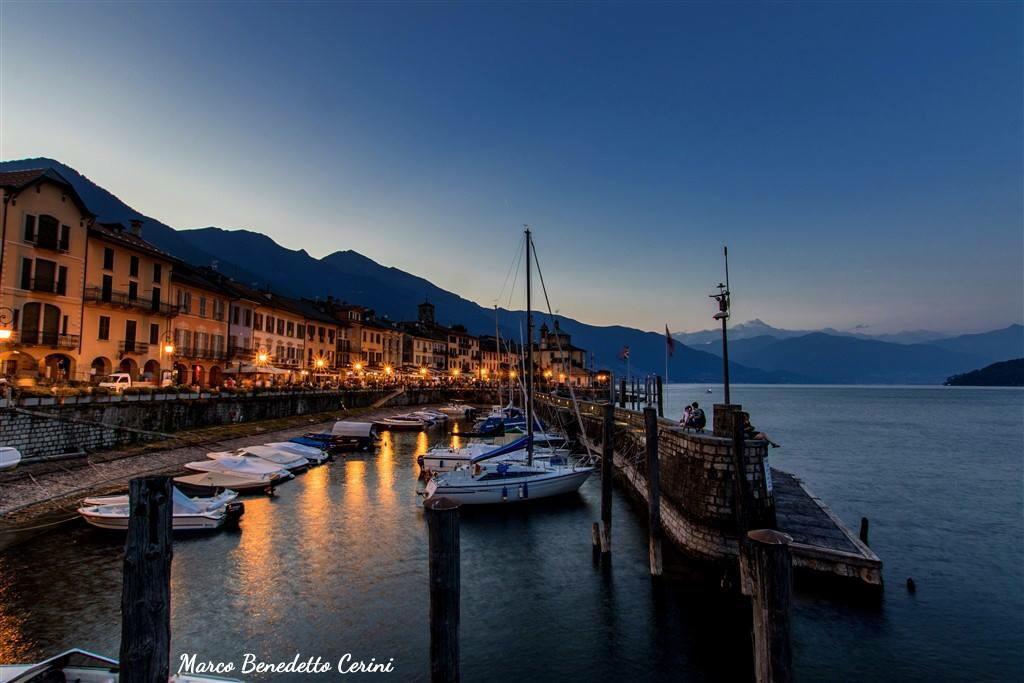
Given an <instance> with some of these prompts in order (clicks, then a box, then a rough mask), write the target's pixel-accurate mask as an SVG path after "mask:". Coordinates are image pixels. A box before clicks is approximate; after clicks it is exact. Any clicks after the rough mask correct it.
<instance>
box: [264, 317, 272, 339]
mask: <svg viewBox="0 0 1024 683" xmlns="http://www.w3.org/2000/svg"><path fill="white" fill-rule="evenodd" d="M263 329H264V330H266V331H267V332H269V333H271V334H273V333H274V316H272V315H268V316H267V320H266V323H265V324H264V325H263Z"/></svg>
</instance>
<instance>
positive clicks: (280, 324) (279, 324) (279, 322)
mask: <svg viewBox="0 0 1024 683" xmlns="http://www.w3.org/2000/svg"><path fill="white" fill-rule="evenodd" d="M289 324H290V323H289ZM277 333H278V334H279V335H281V336H282V337H283V336H284V321H283V320H281V319H280V318H278V319H277Z"/></svg>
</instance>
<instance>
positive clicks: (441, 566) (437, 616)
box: [423, 498, 462, 683]
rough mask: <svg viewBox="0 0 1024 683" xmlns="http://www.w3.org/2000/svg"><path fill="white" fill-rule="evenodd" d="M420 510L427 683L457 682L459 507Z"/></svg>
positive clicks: (435, 503)
mask: <svg viewBox="0 0 1024 683" xmlns="http://www.w3.org/2000/svg"><path fill="white" fill-rule="evenodd" d="M423 507H424V508H425V509H426V517H427V556H428V562H429V566H430V680H431V681H433V682H434V683H442V682H444V683H447V682H449V681H459V680H461V675H462V674H461V672H460V668H459V594H460V579H459V504H458V503H456V502H455V501H453V500H450V499H448V498H431V499H429V500H427V502H426V503H425V504H424V506H423Z"/></svg>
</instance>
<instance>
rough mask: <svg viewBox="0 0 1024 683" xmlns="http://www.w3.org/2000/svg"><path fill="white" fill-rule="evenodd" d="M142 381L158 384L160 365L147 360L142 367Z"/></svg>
mask: <svg viewBox="0 0 1024 683" xmlns="http://www.w3.org/2000/svg"><path fill="white" fill-rule="evenodd" d="M142 379H144V380H145V381H147V382H155V383H157V384H159V383H160V363H159V362H158V361H155V360H152V359H150V360H147V361H146V364H145V365H143V366H142Z"/></svg>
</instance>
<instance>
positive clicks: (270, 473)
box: [185, 453, 292, 484]
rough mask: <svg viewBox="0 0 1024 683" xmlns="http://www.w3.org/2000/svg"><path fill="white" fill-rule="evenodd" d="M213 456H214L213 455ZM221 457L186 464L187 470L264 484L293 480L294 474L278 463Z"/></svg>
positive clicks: (228, 455)
mask: <svg viewBox="0 0 1024 683" xmlns="http://www.w3.org/2000/svg"><path fill="white" fill-rule="evenodd" d="M211 455H213V454H211ZM217 455H219V456H220V457H217V458H212V457H211V458H210V459H209V460H196V461H195V462H187V463H185V468H186V469H189V470H192V471H193V472H217V473H219V474H234V475H239V476H244V477H247V478H250V479H259V480H261V481H263V482H264V483H267V484H269V483H271V482H275V483H277V482H279V480H281V479H288V478H291V476H292V474H291V472H289V471H288V470H286V469H284V468H282V467H281V466H280V465H278V464H277V463H272V462H268V461H266V460H262V459H260V458H258V457H254V456H249V457H247V456H244V455H234V454H231V453H219V454H217Z"/></svg>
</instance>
